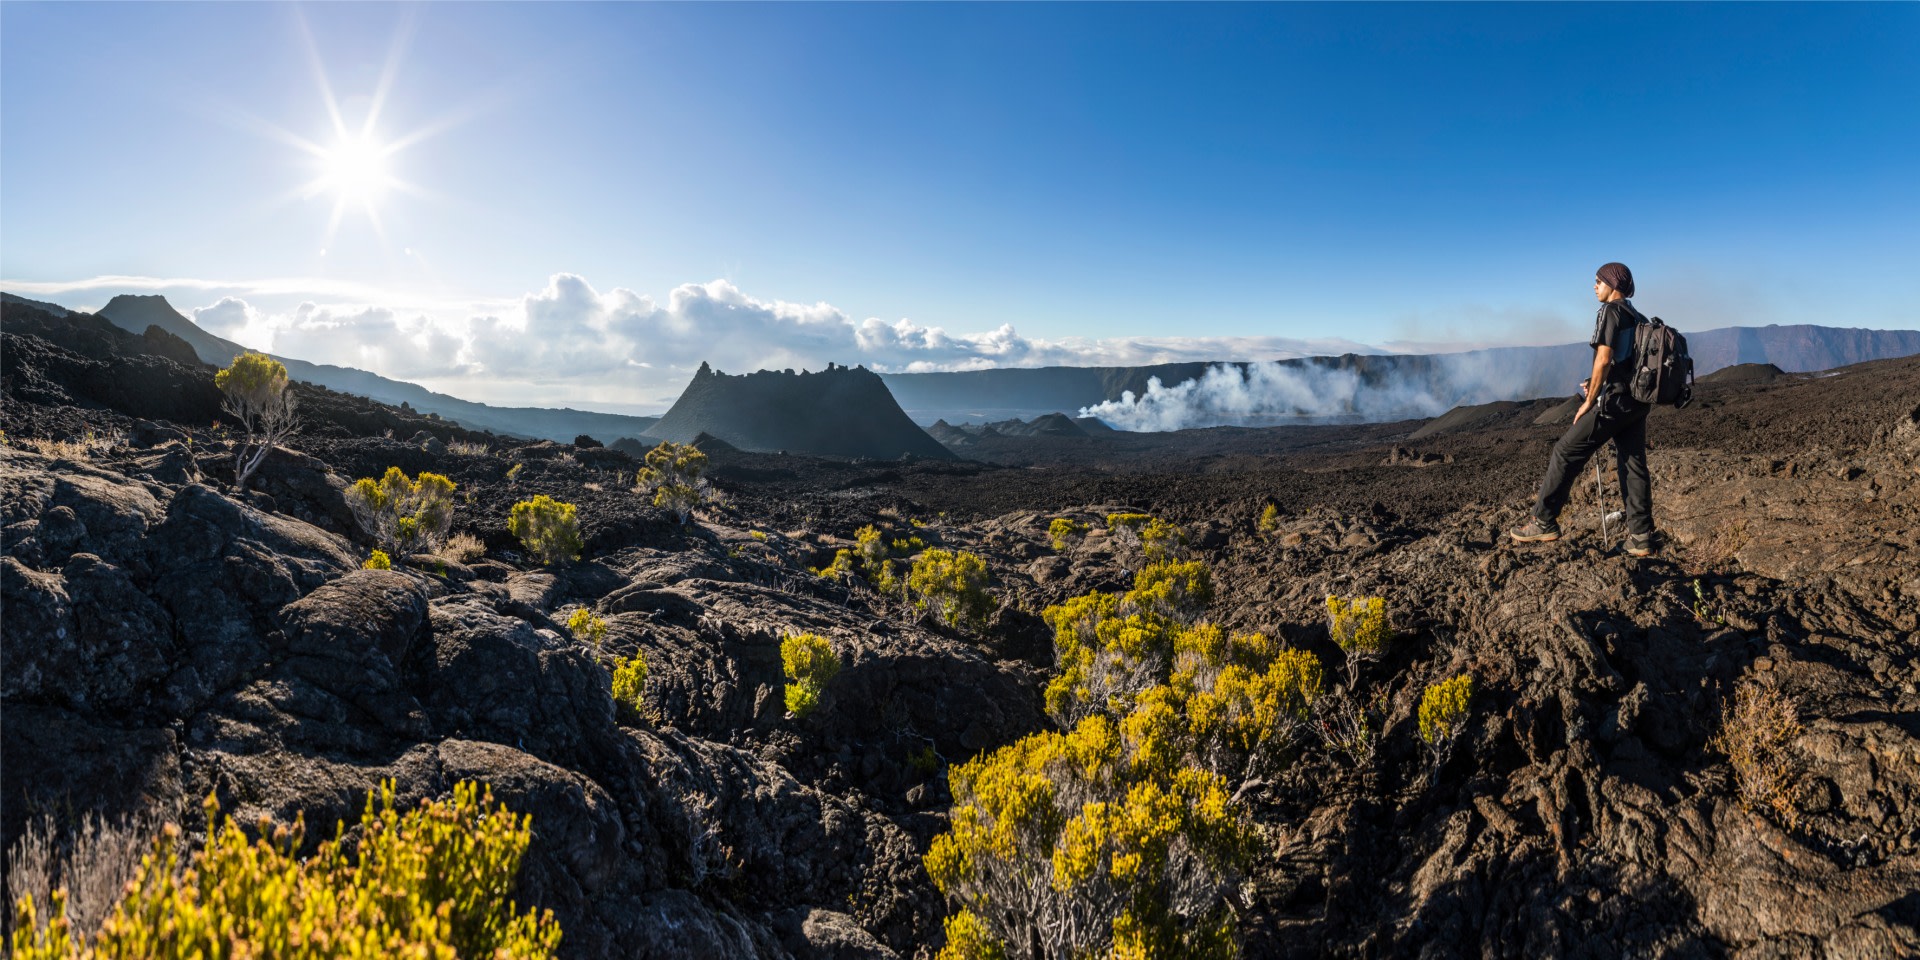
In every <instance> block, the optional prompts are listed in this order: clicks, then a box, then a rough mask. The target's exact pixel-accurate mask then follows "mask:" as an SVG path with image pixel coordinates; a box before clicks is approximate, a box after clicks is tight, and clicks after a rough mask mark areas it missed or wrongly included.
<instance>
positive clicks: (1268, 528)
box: [1254, 503, 1280, 537]
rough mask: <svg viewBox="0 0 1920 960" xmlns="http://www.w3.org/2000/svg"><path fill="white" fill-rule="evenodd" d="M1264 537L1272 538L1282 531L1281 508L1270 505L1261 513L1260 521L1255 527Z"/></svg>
mask: <svg viewBox="0 0 1920 960" xmlns="http://www.w3.org/2000/svg"><path fill="white" fill-rule="evenodd" d="M1254 526H1255V529H1257V530H1259V531H1260V535H1261V536H1263V537H1271V536H1273V535H1274V533H1275V532H1277V531H1279V529H1280V508H1279V507H1276V506H1274V505H1273V504H1271V503H1269V504H1267V506H1266V509H1264V510H1261V511H1260V520H1259V522H1258V523H1256V524H1255V525H1254Z"/></svg>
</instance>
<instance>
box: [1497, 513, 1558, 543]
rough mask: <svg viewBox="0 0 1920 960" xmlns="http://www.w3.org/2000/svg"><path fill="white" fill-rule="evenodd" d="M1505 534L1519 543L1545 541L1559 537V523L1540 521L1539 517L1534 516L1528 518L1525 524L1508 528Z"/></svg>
mask: <svg viewBox="0 0 1920 960" xmlns="http://www.w3.org/2000/svg"><path fill="white" fill-rule="evenodd" d="M1507 536H1509V537H1512V538H1513V539H1515V540H1518V541H1519V542H1521V543H1546V542H1548V541H1551V540H1558V539H1560V525H1559V524H1557V523H1554V522H1552V521H1547V522H1542V521H1541V520H1540V518H1538V517H1535V518H1533V519H1532V520H1528V521H1527V523H1526V526H1522V527H1514V528H1513V529H1512V530H1508V531H1507Z"/></svg>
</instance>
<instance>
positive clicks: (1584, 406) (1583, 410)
mask: <svg viewBox="0 0 1920 960" xmlns="http://www.w3.org/2000/svg"><path fill="white" fill-rule="evenodd" d="M1592 409H1593V398H1592V397H1588V398H1587V399H1586V400H1585V401H1583V402H1582V403H1581V404H1580V409H1579V410H1577V411H1575V412H1574V414H1573V422H1574V423H1579V422H1580V418H1581V417H1584V416H1586V415H1587V411H1588V410H1592Z"/></svg>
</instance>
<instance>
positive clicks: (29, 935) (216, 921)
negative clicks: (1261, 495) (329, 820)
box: [12, 781, 561, 960]
mask: <svg viewBox="0 0 1920 960" xmlns="http://www.w3.org/2000/svg"><path fill="white" fill-rule="evenodd" d="M393 797H394V795H393V784H392V782H391V781H389V782H387V783H385V784H383V785H382V786H381V789H380V791H379V802H378V803H377V804H376V803H375V800H374V795H373V794H372V793H369V794H368V795H367V805H366V809H365V811H364V812H363V813H362V814H361V817H360V825H359V829H358V830H357V834H358V836H357V849H355V850H354V851H353V852H352V853H349V852H348V850H347V846H346V844H344V843H343V841H342V837H343V833H344V827H345V824H344V823H342V824H340V826H339V827H338V828H336V830H335V832H334V837H333V839H331V840H328V841H325V842H323V843H321V844H320V846H319V849H318V850H317V851H316V852H315V853H314V855H313V856H312V857H310V858H308V859H306V860H301V859H298V858H297V857H296V856H295V851H297V850H298V849H299V847H300V842H301V839H302V836H303V833H304V829H305V826H304V823H303V822H301V821H295V822H294V823H293V824H278V825H276V824H274V823H273V822H272V821H271V820H268V819H266V818H262V820H261V822H260V823H259V824H257V825H256V833H257V834H258V839H257V840H249V839H248V837H247V833H246V832H245V831H243V830H241V828H240V827H239V826H237V825H236V824H235V823H234V822H233V819H232V818H231V817H228V818H227V819H226V820H225V821H224V823H217V822H216V821H217V817H218V813H219V805H218V804H217V803H216V802H215V801H214V799H213V797H211V796H209V797H208V798H207V803H206V810H207V836H208V841H207V846H206V848H205V849H204V850H201V851H199V852H197V853H194V854H192V855H190V856H188V855H185V854H183V851H182V850H181V845H180V830H179V828H178V827H175V826H172V825H168V827H167V829H166V830H164V831H163V832H162V834H161V836H160V837H159V838H158V839H157V840H156V841H155V843H154V846H153V849H152V851H151V852H149V853H148V854H147V855H146V857H145V858H143V860H142V861H141V864H140V868H139V871H138V873H137V875H136V876H135V878H134V880H133V881H132V882H130V883H129V884H127V887H126V895H125V897H124V898H123V899H122V900H121V901H120V903H119V904H118V905H117V906H116V907H115V908H114V910H113V912H112V914H111V915H109V916H108V917H107V919H106V922H105V923H104V924H103V925H102V926H101V928H100V931H99V933H98V934H97V935H95V936H94V937H93V938H92V939H91V941H90V942H89V941H88V940H87V939H85V938H84V937H81V938H76V937H75V936H74V933H73V931H72V928H71V926H70V924H69V923H68V922H67V919H66V916H65V897H64V894H61V893H56V894H55V895H54V897H53V903H52V904H51V905H50V915H49V917H48V918H47V919H46V920H45V922H44V923H43V922H42V921H41V919H40V917H39V915H38V905H36V904H35V903H34V902H33V901H32V900H31V899H22V900H21V901H20V902H19V903H18V904H16V912H15V924H14V930H13V939H12V953H13V956H15V957H17V958H20V960H54V958H62V960H64V958H100V960H107V958H143V960H148V958H150V960H172V958H180V960H185V958H189V957H194V958H198V957H242V956H248V957H250V956H270V957H284V958H313V960H320V958H333V957H382V956H412V957H431V958H440V960H452V958H455V957H497V958H498V957H512V958H536V957H550V956H552V955H553V953H554V950H555V949H556V948H557V947H558V946H559V943H560V936H561V931H560V927H559V925H558V924H557V923H555V922H554V920H553V916H552V914H551V913H550V912H543V913H538V914H536V913H535V912H533V911H528V912H526V913H520V912H518V910H517V908H516V907H515V905H514V903H513V901H512V900H510V899H508V898H509V896H510V895H511V894H512V892H513V888H514V884H515V882H516V877H517V875H518V874H519V871H520V861H521V858H522V856H523V855H524V854H525V852H526V849H527V842H528V841H529V839H531V837H532V829H533V828H532V821H531V819H530V818H527V817H515V816H514V815H513V814H512V813H511V812H509V811H508V810H507V809H506V807H505V806H504V805H496V804H495V803H494V801H493V792H492V790H491V789H490V788H483V787H480V786H478V785H476V784H474V783H471V782H462V783H460V784H458V785H457V786H455V788H454V792H453V796H452V798H450V799H447V800H440V801H435V802H432V803H424V804H422V805H421V806H420V807H418V808H415V809H413V810H409V811H406V812H405V813H401V812H400V811H397V810H395V809H394V805H393Z"/></svg>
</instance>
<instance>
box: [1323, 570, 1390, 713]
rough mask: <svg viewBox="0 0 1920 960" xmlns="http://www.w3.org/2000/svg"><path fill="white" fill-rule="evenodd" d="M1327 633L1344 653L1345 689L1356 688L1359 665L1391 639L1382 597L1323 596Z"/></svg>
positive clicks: (1374, 654) (1358, 680) (1371, 657)
mask: <svg viewBox="0 0 1920 960" xmlns="http://www.w3.org/2000/svg"><path fill="white" fill-rule="evenodd" d="M1327 633H1328V634H1329V635H1331V636H1332V637H1333V642H1334V643H1335V644H1336V645H1337V646H1339V648H1340V651H1341V652H1342V653H1345V654H1346V655H1347V664H1346V665H1347V690H1348V691H1349V692H1351V691H1353V690H1355V689H1357V686H1358V684H1359V682H1360V665H1361V664H1362V663H1364V662H1365V661H1367V660H1371V659H1374V658H1375V657H1378V656H1379V655H1380V652H1381V651H1382V650H1384V649H1386V646H1387V641H1388V640H1391V639H1393V628H1392V627H1391V626H1389V625H1388V623H1387V601H1386V598H1385V597H1349V598H1342V597H1336V596H1333V595H1331V594H1329V595H1328V596H1327Z"/></svg>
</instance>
